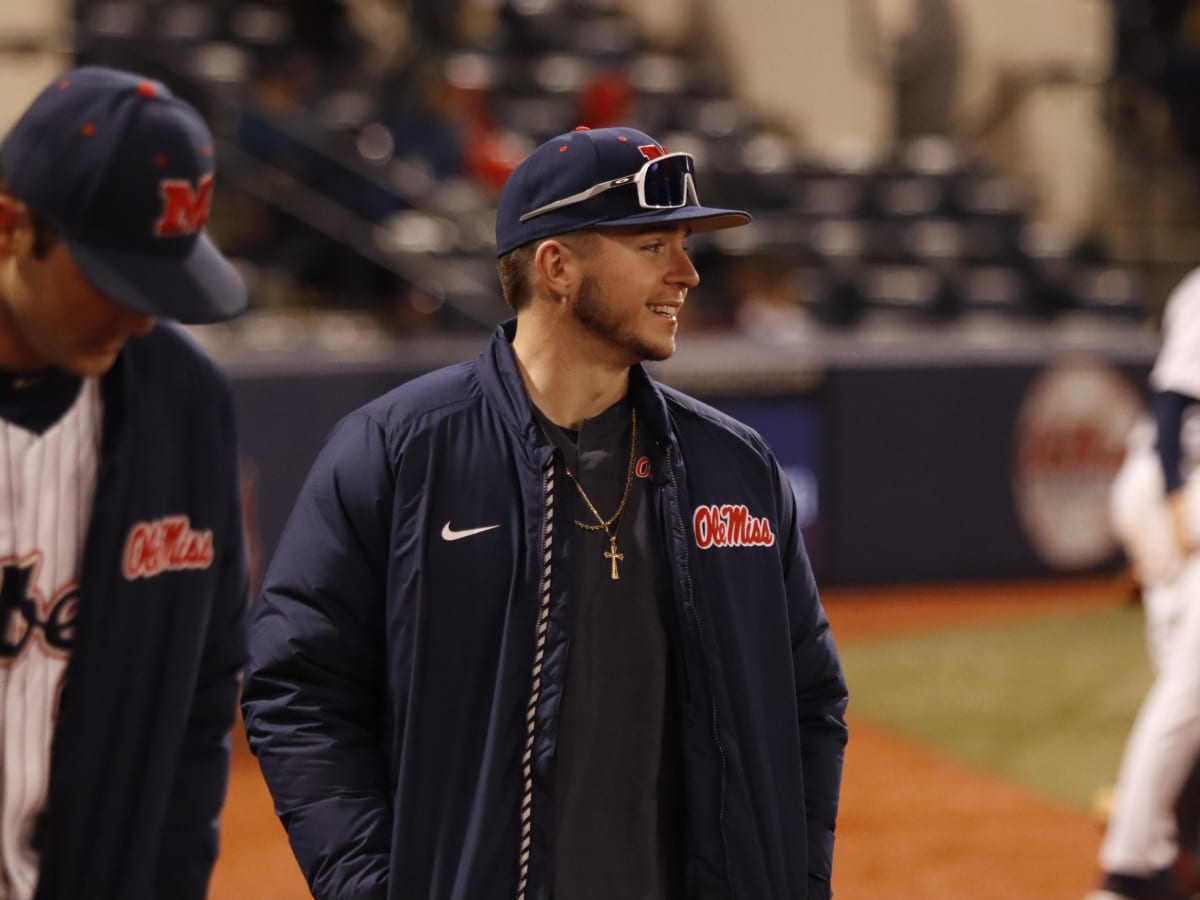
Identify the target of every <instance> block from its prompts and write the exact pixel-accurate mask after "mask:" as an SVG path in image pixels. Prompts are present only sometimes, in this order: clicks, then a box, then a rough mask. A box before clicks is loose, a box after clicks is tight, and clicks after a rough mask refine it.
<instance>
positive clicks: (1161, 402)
mask: <svg viewBox="0 0 1200 900" xmlns="http://www.w3.org/2000/svg"><path fill="white" fill-rule="evenodd" d="M1197 402H1200V401H1197V400H1196V398H1195V397H1189V396H1188V395H1187V394H1181V393H1179V392H1178V391H1158V392H1157V393H1155V394H1154V396H1153V397H1152V398H1151V400H1150V405H1151V407H1152V409H1153V410H1154V422H1155V425H1156V426H1157V429H1158V443H1157V447H1158V459H1159V462H1160V463H1161V464H1162V470H1163V484H1164V486H1165V487H1166V492H1167V493H1168V494H1173V493H1175V491H1177V490H1179V488H1181V487H1183V450H1182V446H1181V440H1180V437H1181V434H1182V431H1183V414H1184V411H1185V410H1186V409H1187V408H1188V407H1189V406H1191V405H1192V404H1193V403H1197Z"/></svg>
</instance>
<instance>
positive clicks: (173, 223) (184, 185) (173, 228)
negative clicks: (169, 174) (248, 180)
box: [154, 175, 213, 237]
mask: <svg viewBox="0 0 1200 900" xmlns="http://www.w3.org/2000/svg"><path fill="white" fill-rule="evenodd" d="M158 192H159V193H160V194H161V195H162V198H163V214H162V218H160V219H159V220H158V221H157V222H156V223H155V224H154V233H155V234H157V235H158V236H159V237H181V236H183V235H186V234H195V233H196V232H197V231H199V230H200V229H201V228H203V227H204V223H205V222H207V221H208V213H209V208H210V207H211V206H212V192H213V177H212V176H211V175H205V176H204V177H203V178H201V179H200V181H199V183H198V184H197V186H196V188H193V187H192V185H191V183H190V182H187V181H182V180H179V179H167V180H164V181H160V182H159V184H158Z"/></svg>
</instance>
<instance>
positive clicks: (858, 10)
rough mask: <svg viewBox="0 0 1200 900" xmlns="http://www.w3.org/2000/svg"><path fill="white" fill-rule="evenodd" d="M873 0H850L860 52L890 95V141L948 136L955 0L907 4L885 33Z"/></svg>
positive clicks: (955, 78)
mask: <svg viewBox="0 0 1200 900" xmlns="http://www.w3.org/2000/svg"><path fill="white" fill-rule="evenodd" d="M876 2H877V0H853V4H852V7H851V9H852V12H853V14H854V15H855V16H856V18H857V23H856V25H857V27H856V32H857V35H858V38H859V49H860V51H861V52H862V54H863V56H864V58H865V60H866V62H867V64H868V66H869V67H870V68H871V70H873V71H874V72H875V73H876V75H877V76H878V77H880V78H881V80H883V81H884V82H885V83H886V84H888V85H889V86H890V88H891V91H892V115H893V120H892V121H893V129H892V130H893V134H892V136H893V139H894V140H896V141H905V140H908V139H909V138H913V137H918V136H920V135H924V134H949V133H950V131H951V127H952V125H953V121H954V116H955V109H956V105H957V103H958V89H959V78H960V75H961V71H962V64H963V60H962V56H963V51H962V36H961V28H960V25H959V20H958V15H957V13H956V11H955V8H954V0H909V2H907V3H906V4H905V12H906V13H907V15H905V16H904V20H903V22H902V23H901V25H900V27H899V28H898V29H895V30H894V32H893V33H892V34H890V35H886V34H885V31H886V30H887V29H885V28H884V27H883V25H882V23H881V21H880V19H881V16H880V14H879V10H878V9H877V8H876V5H875V4H876Z"/></svg>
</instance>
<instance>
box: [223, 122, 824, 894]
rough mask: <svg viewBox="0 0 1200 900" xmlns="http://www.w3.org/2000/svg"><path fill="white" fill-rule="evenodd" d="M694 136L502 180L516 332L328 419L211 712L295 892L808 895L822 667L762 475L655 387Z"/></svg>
mask: <svg viewBox="0 0 1200 900" xmlns="http://www.w3.org/2000/svg"><path fill="white" fill-rule="evenodd" d="M693 179H694V173H693V169H692V159H691V157H690V156H688V155H686V154H670V153H667V152H666V151H665V150H664V148H662V147H661V146H660V145H659V144H657V143H656V142H655V141H654V140H653V139H652V138H650V137H649V136H647V135H645V134H643V133H641V132H638V131H634V130H632V129H627V128H606V129H598V130H595V131H589V130H587V129H579V130H577V131H575V132H572V133H569V134H565V135H562V136H560V137H558V138H554V139H553V140H551V141H548V142H547V143H546V144H544V145H542V146H541V147H540V148H538V149H537V150H536V151H534V153H533V154H532V155H531V156H530V157H529V158H527V159H526V160H525V161H524V162H523V163H522V164H521V165H520V166H518V168H517V169H516V171H515V172H514V173H513V175H512V176H511V177H510V179H509V181H508V183H507V184H506V186H505V188H504V192H503V195H502V197H501V201H500V207H499V213H498V218H497V226H496V233H497V245H498V247H497V249H498V252H499V256H500V263H499V272H500V278H501V282H502V285H503V287H504V290H505V296H506V299H507V300H508V301H509V303H510V304H511V305H512V306H513V308H514V309H515V310H516V319H515V321H511V322H508V323H506V324H504V325H503V326H501V327H500V328H499V329H498V330H497V332H496V334H495V336H494V337H493V339H492V341H491V344H490V345H489V346H488V347H487V349H486V350H485V351H484V352H483V354H482V355H481V356H480V357H479V359H477V360H475V361H473V362H469V363H464V364H460V365H457V366H451V367H449V368H446V369H443V370H440V371H437V372H434V373H431V374H429V375H426V376H424V377H421V378H418V379H416V380H414V381H412V382H409V383H408V384H405V385H403V386H401V387H399V388H397V389H396V390H394V391H392V392H391V393H389V394H387V395H385V396H383V397H381V398H379V399H378V400H376V401H374V402H372V403H369V404H368V405H366V406H365V407H363V408H362V409H360V410H358V411H356V412H354V413H352V414H351V415H349V416H348V417H347V418H345V419H344V420H343V421H342V422H341V423H340V424H339V425H338V426H337V427H336V428H335V430H334V431H333V433H332V435H331V436H330V437H329V439H328V441H327V443H326V445H325V447H324V448H323V450H322V452H321V454H320V456H319V458H318V460H317V462H316V464H315V465H314V467H313V469H312V472H311V473H310V475H309V478H308V480H307V482H306V483H305V485H304V487H303V489H302V491H301V494H300V497H299V499H298V500H297V503H296V507H295V509H294V511H293V513H292V516H291V518H290V520H289V523H288V525H287V527H286V529H285V532H284V535H283V537H282V539H281V541H280V545H279V548H278V550H277V552H276V555H275V557H274V559H273V561H272V563H271V566H270V569H269V571H268V574H267V577H266V582H265V588H264V591H263V595H262V597H261V598H260V600H259V602H258V604H257V607H256V609H255V613H254V616H253V621H252V624H251V639H250V640H251V661H250V665H249V667H248V669H247V678H246V685H245V690H244V693H243V709H244V712H245V715H246V723H247V730H248V734H249V736H250V741H251V746H252V748H253V749H254V751H255V752H256V754H257V755H258V758H259V761H260V763H261V765H262V768H263V772H264V774H265V776H266V779H267V783H268V785H269V787H270V789H271V792H272V794H273V796H274V800H275V806H276V809H277V811H278V813H279V815H280V817H281V819H282V821H283V823H284V825H285V826H286V828H287V831H288V835H289V838H290V841H291V844H292V848H293V850H294V852H295V854H296V857H297V859H298V860H299V862H300V865H301V868H302V869H303V871H304V873H305V875H306V877H307V878H308V881H309V884H310V885H311V887H312V890H313V894H314V896H315V897H318V898H322V900H335V898H336V900H368V898H370V900H384V898H388V900H401V898H411V900H416V898H421V900H425V898H439V900H492V898H495V900H501V898H504V900H510V898H517V900H526V898H536V900H547V898H552V897H553V898H555V900H599V898H633V897H638V898H643V897H644V898H654V900H683V898H703V900H709V898H726V900H728V898H734V897H737V898H746V900H783V898H789V900H798V898H809V900H828V898H829V897H830V896H831V886H830V879H831V871H832V856H833V843H834V825H835V821H836V816H837V805H838V794H839V787H840V781H841V770H842V759H843V752H844V746H845V741H846V727H845V721H844V711H845V705H846V698H847V694H846V686H845V681H844V679H843V676H842V671H841V667H840V664H839V662H838V657H837V652H836V650H835V649H834V644H833V640H832V637H831V635H830V632H829V626H828V622H827V620H826V617H825V613H824V611H823V609H822V607H821V604H820V601H819V599H818V595H817V589H816V586H815V584H814V582H813V578H812V572H811V569H810V567H809V563H808V559H807V556H806V554H805V551H804V547H803V543H802V539H801V535H800V527H799V523H798V521H797V515H796V504H795V499H794V495H793V492H792V490H791V488H790V487H789V485H788V483H787V480H786V478H785V476H784V474H783V473H782V471H781V470H780V467H779V466H778V464H777V463H776V461H775V459H774V457H773V456H772V454H771V452H770V451H769V450H768V449H767V447H766V446H765V444H764V443H763V441H762V440H761V438H760V437H759V436H758V435H757V434H756V433H755V432H753V431H752V430H751V429H749V428H747V427H746V426H744V425H742V424H740V423H738V422H736V421H734V420H732V419H730V418H729V417H727V416H725V415H723V414H722V413H720V412H718V411H716V410H714V409H712V408H711V407H708V406H706V405H704V404H702V403H699V402H698V401H696V400H694V399H692V398H690V397H687V396H686V395H684V394H681V393H679V392H677V391H674V390H671V389H669V388H666V387H664V386H662V385H659V384H657V383H655V382H654V381H653V380H652V379H651V378H650V377H649V376H648V374H647V373H646V371H645V370H644V369H643V367H642V365H641V363H642V362H643V361H645V360H649V359H665V358H667V357H668V356H670V355H671V353H672V352H673V351H674V346H675V330H676V327H677V316H678V313H679V310H680V307H681V306H682V305H683V302H684V299H685V297H686V294H687V291H688V289H689V288H691V287H693V286H694V285H695V284H696V283H697V281H698V277H697V274H696V270H695V269H694V267H693V266H692V263H691V261H690V259H689V258H688V255H687V253H686V248H685V241H686V239H687V237H688V236H689V235H690V234H691V233H693V232H696V231H702V230H711V229H714V228H724V227H732V226H735V225H740V224H743V223H744V222H746V221H747V220H748V218H749V217H748V216H746V214H744V213H740V212H737V211H734V210H721V209H712V208H708V207H704V206H701V205H700V203H699V200H698V198H697V196H696V190H695V184H694V181H693Z"/></svg>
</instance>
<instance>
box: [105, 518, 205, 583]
mask: <svg viewBox="0 0 1200 900" xmlns="http://www.w3.org/2000/svg"><path fill="white" fill-rule="evenodd" d="M212 561H213V535H212V529H205V530H204V531H195V530H193V529H192V527H191V522H190V521H188V517H187V516H164V517H163V518H161V519H154V520H152V521H150V522H138V523H137V524H136V525H134V526H133V528H131V529H130V530H129V537H128V538H126V540H125V560H124V563H123V564H122V566H121V572H122V574H123V575H124V576H125V578H126V579H127V580H128V581H133V580H135V579H137V578H153V577H154V576H155V575H161V574H162V573H163V572H171V571H175V572H178V571H182V570H185V569H207V568H208V567H209V566H211V565H212Z"/></svg>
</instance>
